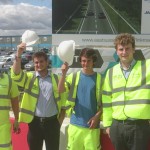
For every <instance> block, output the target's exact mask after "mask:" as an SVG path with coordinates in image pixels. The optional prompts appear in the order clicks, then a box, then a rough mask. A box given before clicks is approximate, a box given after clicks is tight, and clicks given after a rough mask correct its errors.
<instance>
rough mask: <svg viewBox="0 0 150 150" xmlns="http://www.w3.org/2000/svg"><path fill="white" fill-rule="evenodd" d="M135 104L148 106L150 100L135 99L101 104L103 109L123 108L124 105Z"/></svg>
mask: <svg viewBox="0 0 150 150" xmlns="http://www.w3.org/2000/svg"><path fill="white" fill-rule="evenodd" d="M135 104H150V99H142V100H141V99H136V100H129V101H117V102H112V103H103V107H105V108H106V107H112V106H124V105H135Z"/></svg>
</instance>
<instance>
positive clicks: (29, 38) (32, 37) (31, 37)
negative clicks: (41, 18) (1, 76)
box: [22, 30, 39, 46]
mask: <svg viewBox="0 0 150 150" xmlns="http://www.w3.org/2000/svg"><path fill="white" fill-rule="evenodd" d="M38 40H39V37H38V35H37V34H36V33H35V32H34V31H31V30H26V31H25V32H24V33H23V34H22V42H23V43H26V46H31V45H33V44H36V43H37V42H38Z"/></svg>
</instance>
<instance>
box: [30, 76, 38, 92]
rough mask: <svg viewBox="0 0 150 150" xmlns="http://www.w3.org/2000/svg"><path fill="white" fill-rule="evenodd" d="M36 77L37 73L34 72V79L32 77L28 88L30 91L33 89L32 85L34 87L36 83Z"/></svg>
mask: <svg viewBox="0 0 150 150" xmlns="http://www.w3.org/2000/svg"><path fill="white" fill-rule="evenodd" d="M35 79H36V76H35V74H33V77H32V79H31V81H30V84H29V88H28V89H29V90H30V91H31V89H32V87H33V84H34V81H35Z"/></svg>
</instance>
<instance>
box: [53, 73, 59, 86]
mask: <svg viewBox="0 0 150 150" xmlns="http://www.w3.org/2000/svg"><path fill="white" fill-rule="evenodd" d="M53 76H54V79H55V81H56V83H57V85H58V81H59V80H58V76H57V75H56V74H53Z"/></svg>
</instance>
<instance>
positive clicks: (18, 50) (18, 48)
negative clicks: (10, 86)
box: [13, 43, 26, 75]
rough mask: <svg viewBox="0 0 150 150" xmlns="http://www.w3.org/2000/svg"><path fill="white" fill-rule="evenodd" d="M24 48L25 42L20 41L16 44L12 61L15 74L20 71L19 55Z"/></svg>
mask: <svg viewBox="0 0 150 150" xmlns="http://www.w3.org/2000/svg"><path fill="white" fill-rule="evenodd" d="M25 48H26V44H25V43H21V44H20V45H18V46H17V53H16V57H15V61H14V63H13V71H14V73H15V74H16V75H17V74H19V73H20V71H21V55H22V53H23V51H24V50H25Z"/></svg>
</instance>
